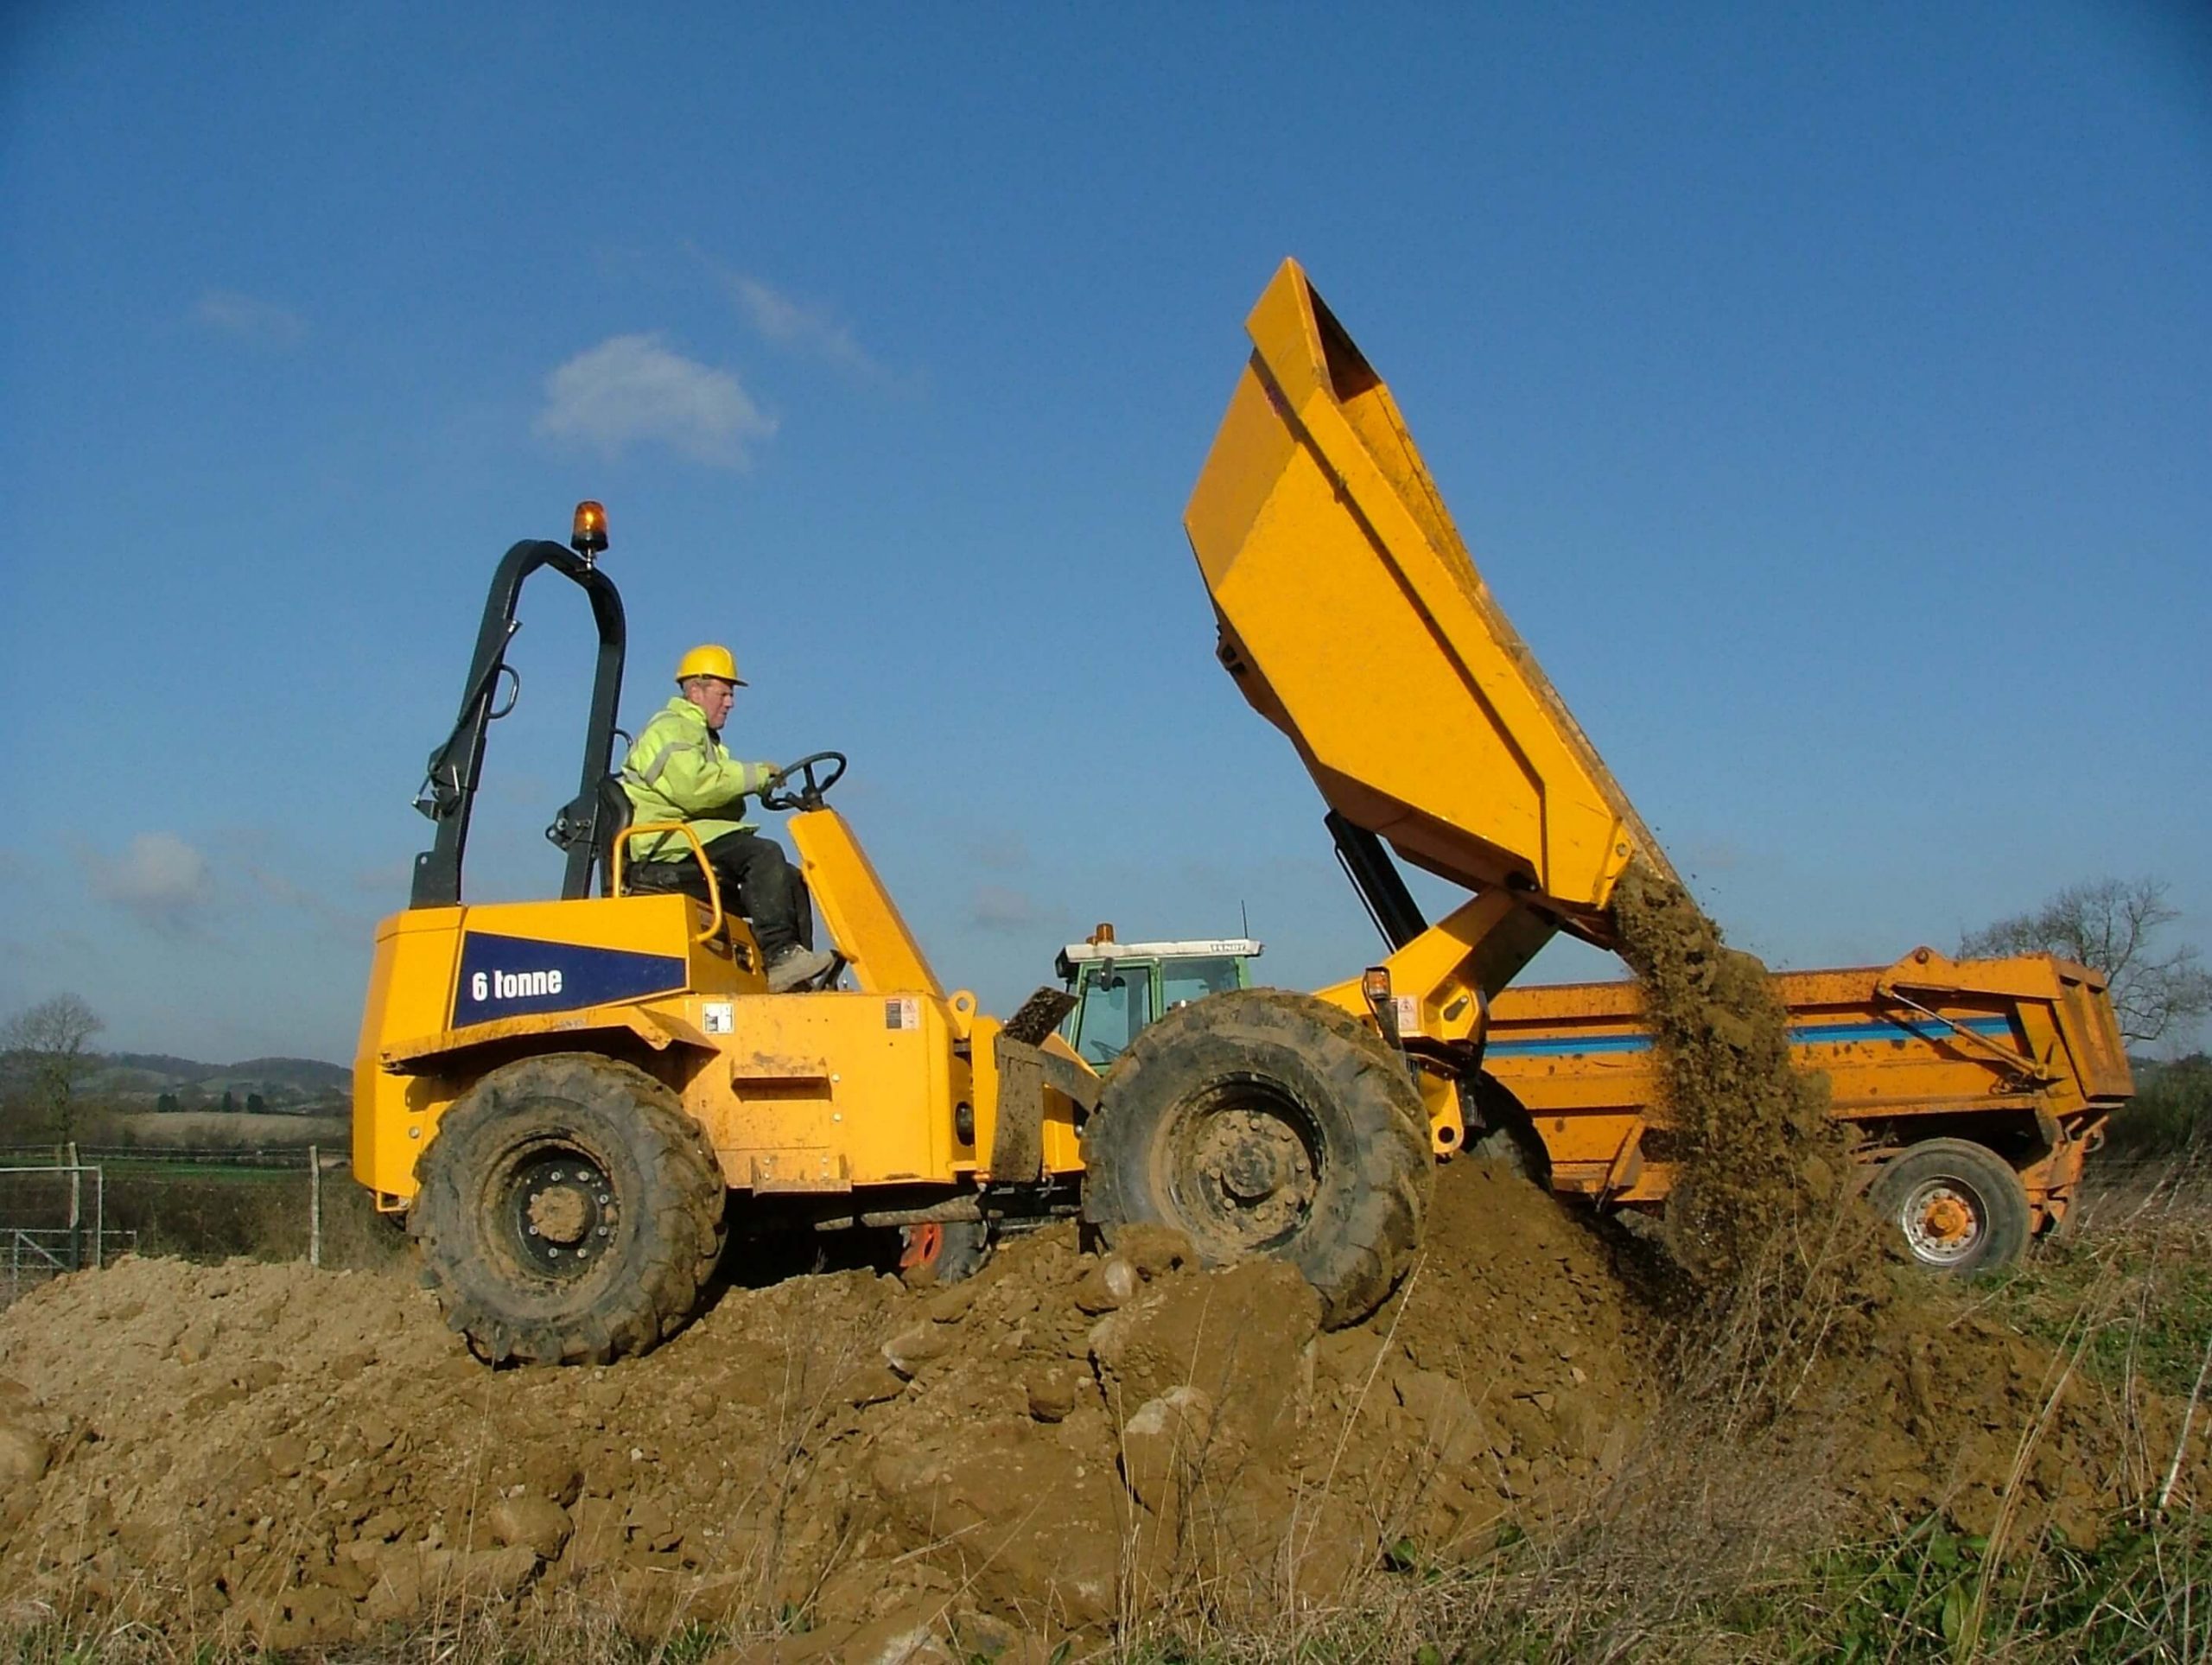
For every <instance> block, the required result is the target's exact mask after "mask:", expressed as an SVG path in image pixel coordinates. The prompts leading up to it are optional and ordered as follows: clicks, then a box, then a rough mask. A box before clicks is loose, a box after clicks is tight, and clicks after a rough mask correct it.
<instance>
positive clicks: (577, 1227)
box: [530, 1185, 591, 1246]
mask: <svg viewBox="0 0 2212 1665" xmlns="http://www.w3.org/2000/svg"><path fill="white" fill-rule="evenodd" d="M590 1220H591V1198H589V1197H588V1196H587V1195H586V1194H585V1193H584V1192H582V1191H580V1190H578V1189H577V1188H576V1187H575V1185H552V1186H549V1187H548V1188H547V1189H546V1190H543V1191H541V1192H538V1193H537V1195H536V1196H535V1197H533V1198H531V1199H530V1223H531V1227H532V1228H533V1229H534V1230H536V1231H537V1235H538V1236H541V1237H543V1238H544V1239H546V1240H547V1241H548V1242H556V1243H560V1244H562V1245H563V1246H566V1245H568V1244H570V1243H573V1242H575V1241H576V1240H577V1239H578V1238H580V1237H582V1236H583V1235H584V1229H585V1227H586V1226H587V1225H588V1223H590Z"/></svg>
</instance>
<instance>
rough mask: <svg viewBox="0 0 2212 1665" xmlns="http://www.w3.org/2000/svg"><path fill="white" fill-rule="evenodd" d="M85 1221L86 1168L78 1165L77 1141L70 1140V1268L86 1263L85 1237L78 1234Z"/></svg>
mask: <svg viewBox="0 0 2212 1665" xmlns="http://www.w3.org/2000/svg"><path fill="white" fill-rule="evenodd" d="M84 1223H85V1170H84V1169H83V1168H81V1167H79V1166H78V1165H77V1141H75V1140H71V1141H69V1269H70V1270H71V1271H72V1272H75V1271H77V1270H79V1269H80V1268H82V1267H83V1266H84V1264H85V1243H84V1239H83V1238H82V1237H81V1236H79V1235H78V1234H79V1232H80V1231H81V1230H83V1228H84Z"/></svg>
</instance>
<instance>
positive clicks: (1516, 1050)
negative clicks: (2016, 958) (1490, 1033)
mask: <svg viewBox="0 0 2212 1665" xmlns="http://www.w3.org/2000/svg"><path fill="white" fill-rule="evenodd" d="M1956 1021H1957V1025H1958V1027H1959V1028H1961V1029H1964V1030H1967V1031H1968V1032H1969V1033H1973V1034H1977V1035H1981V1036H1985V1037H1986V1038H1987V1039H1991V1040H2010V1039H2012V1020H2011V1019H2010V1018H1960V1019H1958V1020H1956ZM1951 1033H1952V1026H1951V1025H1950V1024H1948V1023H1938V1022H1936V1021H1935V1020H1933V1019H1929V1018H1920V1019H1913V1018H1885V1019H1883V1020H1880V1021H1879V1022H1876V1023H1807V1024H1799V1025H1796V1026H1794V1027H1792V1028H1791V1030H1790V1031H1789V1039H1790V1040H1791V1042H1792V1043H1794V1044H1795V1045H1799V1046H1836V1045H1844V1044H1846V1043H1847V1042H1850V1041H1856V1040H1897V1039H1901V1038H1902V1037H1903V1036H1904V1035H1910V1036H1912V1037H1914V1038H1915V1039H1919V1040H1942V1039H1945V1038H1946V1037H1948V1035H1950V1034H1951ZM1650 1049H1651V1037H1650V1036H1649V1035H1648V1034H1644V1033H1640V1032H1639V1033H1631V1034H1625V1035H1560V1036H1556V1037H1547V1038H1546V1039H1541V1040H1494V1041H1492V1042H1491V1043H1490V1045H1487V1046H1485V1047H1484V1048H1483V1056H1484V1058H1582V1057H1585V1056H1587V1055H1590V1054H1592V1053H1599V1052H1649V1050H1650Z"/></svg>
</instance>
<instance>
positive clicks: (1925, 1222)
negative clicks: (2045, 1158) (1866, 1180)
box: [1866, 1139, 2035, 1274]
mask: <svg viewBox="0 0 2212 1665" xmlns="http://www.w3.org/2000/svg"><path fill="white" fill-rule="evenodd" d="M1866 1200H1867V1201H1868V1202H1869V1203H1870V1204H1872V1206H1873V1209H1874V1211H1875V1213H1876V1214H1878V1216H1880V1217H1881V1219H1882V1222H1883V1223H1884V1224H1885V1226H1886V1227H1888V1228H1889V1229H1890V1230H1892V1231H1895V1232H1896V1233H1897V1235H1898V1239H1899V1241H1900V1242H1902V1243H1903V1245H1904V1251H1905V1253H1906V1254H1908V1255H1911V1256H1912V1258H1913V1259H1914V1260H1915V1261H1918V1262H1919V1263H1920V1264H1921V1265H1923V1266H1925V1267H1929V1268H1932V1269H1934V1270H1936V1271H1938V1272H1950V1273H1956V1274H1967V1273H1971V1272H1986V1271H1992V1270H1994V1269H1995V1268H1998V1267H2001V1266H2010V1265H2012V1262H2013V1261H2017V1260H2018V1259H2019V1258H2020V1255H2021V1253H2022V1251H2023V1250H2024V1249H2026V1248H2027V1246H2028V1236H2029V1229H2030V1227H2031V1223H2033V1221H2034V1218H2035V1211H2033V1210H2032V1209H2031V1207H2030V1206H2029V1204H2028V1192H2027V1188H2026V1187H2025V1186H2024V1185H2022V1184H2021V1183H2020V1176H2019V1175H2018V1173H2016V1172H2013V1171H2012V1166H2011V1164H2009V1163H2008V1162H2006V1161H2005V1159H2004V1158H2003V1157H2001V1156H1999V1155H1998V1154H1997V1153H1996V1152H1994V1151H1993V1150H1991V1149H1990V1148H1989V1147H1987V1146H1986V1145H1977V1144H1975V1143H1974V1142H1973V1141H1971V1140H1966V1139H1930V1140H1927V1141H1923V1143H1921V1144H1917V1145H1915V1146H1912V1147H1910V1149H1908V1150H1905V1151H1904V1152H1903V1153H1900V1154H1898V1155H1896V1156H1892V1157H1891V1158H1890V1160H1888V1161H1886V1162H1885V1163H1884V1164H1883V1165H1882V1169H1881V1172H1879V1173H1878V1174H1877V1175H1876V1176H1875V1179H1874V1183H1873V1185H1872V1186H1871V1187H1869V1188H1868V1190H1867V1192H1866Z"/></svg>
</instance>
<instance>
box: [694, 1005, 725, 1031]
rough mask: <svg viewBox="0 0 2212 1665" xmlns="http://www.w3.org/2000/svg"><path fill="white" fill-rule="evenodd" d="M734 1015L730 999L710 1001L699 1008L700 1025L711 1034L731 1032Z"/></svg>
mask: <svg viewBox="0 0 2212 1665" xmlns="http://www.w3.org/2000/svg"><path fill="white" fill-rule="evenodd" d="M732 1017H733V1012H732V1008H731V1006H730V1003H729V1002H728V1001H708V1002H707V1003H706V1005H704V1006H703V1007H700V1009H699V1026H700V1027H701V1028H702V1029H703V1030H705V1031H706V1032H707V1033H709V1034H710V1035H726V1034H728V1033H729V1032H730V1029H731V1026H732Z"/></svg>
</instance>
